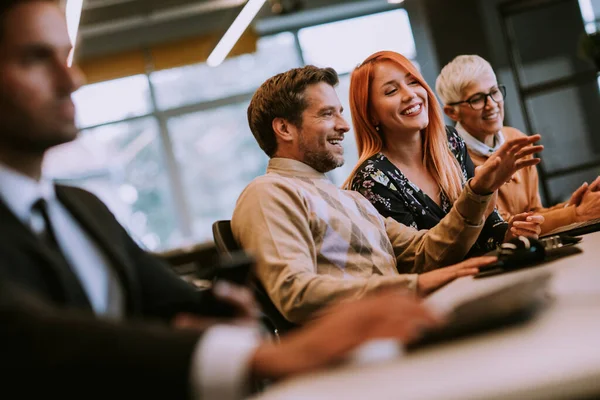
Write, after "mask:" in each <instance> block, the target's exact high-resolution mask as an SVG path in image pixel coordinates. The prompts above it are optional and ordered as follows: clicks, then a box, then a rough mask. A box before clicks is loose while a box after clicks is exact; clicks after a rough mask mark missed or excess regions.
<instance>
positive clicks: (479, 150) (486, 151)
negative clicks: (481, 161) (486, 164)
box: [455, 122, 504, 157]
mask: <svg viewBox="0 0 600 400" xmlns="http://www.w3.org/2000/svg"><path fill="white" fill-rule="evenodd" d="M455 128H456V131H457V132H458V134H459V135H460V136H461V137H462V138H463V140H464V141H465V143H466V145H467V147H468V148H469V150H471V151H472V152H474V153H475V154H477V155H479V156H482V157H489V156H491V155H492V154H493V153H494V152H495V151H496V150H498V149H499V148H500V146H502V145H503V144H504V135H503V134H502V131H498V133H496V134H495V135H494V147H490V146H488V145H487V144H485V143H483V142H480V141H479V139H477V138H475V137H474V136H472V135H471V134H470V133H469V132H467V131H466V130H465V128H463V126H462V125H461V124H460V122H458V123H457V124H456V126H455Z"/></svg>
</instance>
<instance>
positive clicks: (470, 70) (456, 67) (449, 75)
mask: <svg viewBox="0 0 600 400" xmlns="http://www.w3.org/2000/svg"><path fill="white" fill-rule="evenodd" d="M489 74H491V75H492V76H493V77H494V78H495V77H496V74H495V73H494V70H493V68H492V66H491V65H490V63H489V62H487V61H486V60H485V59H483V58H482V57H479V56H477V55H462V56H458V57H455V58H454V60H452V61H450V62H449V63H448V64H446V66H445V67H444V68H442V71H441V72H440V75H439V76H438V77H437V79H436V81H435V90H436V92H437V94H438V96H439V97H440V100H441V101H442V103H443V104H444V105H446V104H449V103H455V102H458V101H462V100H463V99H462V96H463V91H464V90H465V88H466V87H467V86H469V85H470V84H471V83H473V82H475V81H476V80H477V79H479V78H481V77H482V76H485V75H489Z"/></svg>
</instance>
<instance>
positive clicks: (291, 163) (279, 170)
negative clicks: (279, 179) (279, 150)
mask: <svg viewBox="0 0 600 400" xmlns="http://www.w3.org/2000/svg"><path fill="white" fill-rule="evenodd" d="M270 172H273V173H276V174H279V175H284V176H293V177H299V178H311V179H329V178H327V176H326V175H325V174H323V173H321V172H319V171H317V170H316V169H314V168H313V167H311V166H309V165H307V164H304V163H303V162H302V161H298V160H294V159H291V158H281V157H273V158H271V159H270V160H269V165H268V166H267V173H270Z"/></svg>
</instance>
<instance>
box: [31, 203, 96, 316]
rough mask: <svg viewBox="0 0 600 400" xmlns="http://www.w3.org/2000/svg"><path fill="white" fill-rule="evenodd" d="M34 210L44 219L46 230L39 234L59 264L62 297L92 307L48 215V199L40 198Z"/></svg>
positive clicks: (69, 302)
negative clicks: (61, 246)
mask: <svg viewBox="0 0 600 400" xmlns="http://www.w3.org/2000/svg"><path fill="white" fill-rule="evenodd" d="M31 209H32V211H34V212H37V213H39V214H40V215H41V216H42V218H43V219H44V230H43V231H42V232H41V233H39V234H38V237H39V238H40V240H41V241H42V242H43V243H44V244H46V246H47V248H48V249H49V250H50V253H51V254H52V255H53V257H54V259H55V261H57V262H56V263H55V264H56V266H57V268H58V269H57V272H58V280H59V283H60V285H61V286H62V289H63V290H62V291H61V292H62V293H61V297H62V298H63V300H64V301H65V302H66V303H67V305H69V306H74V307H78V308H88V309H90V308H91V305H90V302H89V299H88V297H87V295H86V294H85V292H84V290H83V286H82V285H81V282H80V281H79V278H78V277H77V276H76V275H75V273H74V272H73V269H72V267H71V265H70V264H69V262H68V261H67V258H66V257H65V255H64V253H63V251H62V249H61V248H60V245H59V244H58V241H57V240H56V233H55V230H54V227H53V225H52V222H51V221H50V217H49V215H48V205H47V203H46V200H44V199H39V200H38V201H36V202H35V203H34V204H33V206H32V207H31Z"/></svg>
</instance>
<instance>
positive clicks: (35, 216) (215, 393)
mask: <svg viewBox="0 0 600 400" xmlns="http://www.w3.org/2000/svg"><path fill="white" fill-rule="evenodd" d="M0 198H1V199H2V201H4V203H5V204H6V205H7V206H8V208H9V209H10V210H11V211H12V212H13V213H14V214H15V215H16V216H17V218H19V220H21V221H22V222H23V223H24V224H25V225H26V226H29V227H31V229H32V230H33V231H34V232H35V233H41V232H42V231H43V230H44V229H45V228H46V227H45V226H44V219H43V217H42V215H40V214H39V213H38V212H35V211H32V206H33V204H34V203H35V202H36V201H37V200H39V199H40V198H43V199H44V200H46V203H47V207H48V217H49V218H50V221H51V223H52V227H53V229H54V234H55V236H56V241H57V242H58V245H59V246H60V249H61V250H62V252H63V254H64V256H65V258H66V259H67V261H68V262H69V264H70V266H71V267H72V268H73V272H74V273H75V274H76V276H77V277H78V278H79V281H80V282H81V285H82V286H83V289H84V291H85V293H86V294H87V296H88V298H89V300H90V303H91V305H92V308H93V309H94V312H95V313H96V314H97V315H98V316H102V317H104V318H111V319H121V318H122V317H123V315H124V293H123V287H122V286H121V284H120V282H119V279H118V277H117V274H116V272H115V271H114V269H113V268H112V267H111V263H110V261H109V260H108V258H107V257H106V255H105V254H104V252H103V251H102V250H101V249H100V248H99V247H98V245H97V244H96V243H95V242H94V241H93V240H92V239H91V238H90V237H89V236H88V234H87V232H86V231H85V230H84V229H83V227H81V226H80V225H79V223H78V222H77V220H76V219H75V218H74V217H73V216H72V215H71V213H70V212H69V211H68V210H67V209H66V207H65V206H64V205H62V204H61V203H60V201H58V199H57V198H56V192H55V190H54V184H53V183H52V182H51V181H49V180H47V179H44V178H42V179H41V180H40V181H36V180H34V179H32V178H30V177H28V176H25V175H23V174H20V173H19V172H16V171H14V170H12V169H10V168H8V167H6V166H4V165H2V164H0ZM259 343H260V333H259V331H258V330H256V329H252V328H242V327H233V326H227V325H217V326H215V327H212V328H210V329H208V330H207V331H206V332H205V333H204V335H203V336H202V338H201V339H200V340H199V341H198V344H197V345H196V348H195V350H194V353H193V355H192V364H191V368H190V384H191V387H192V396H193V398H194V399H205V400H212V399H214V400H237V399H241V398H243V397H245V396H246V395H247V394H248V393H249V385H248V383H249V378H250V376H249V370H248V367H249V365H248V363H249V361H250V357H251V356H252V353H253V352H254V350H255V349H256V347H257V346H258V345H259Z"/></svg>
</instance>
